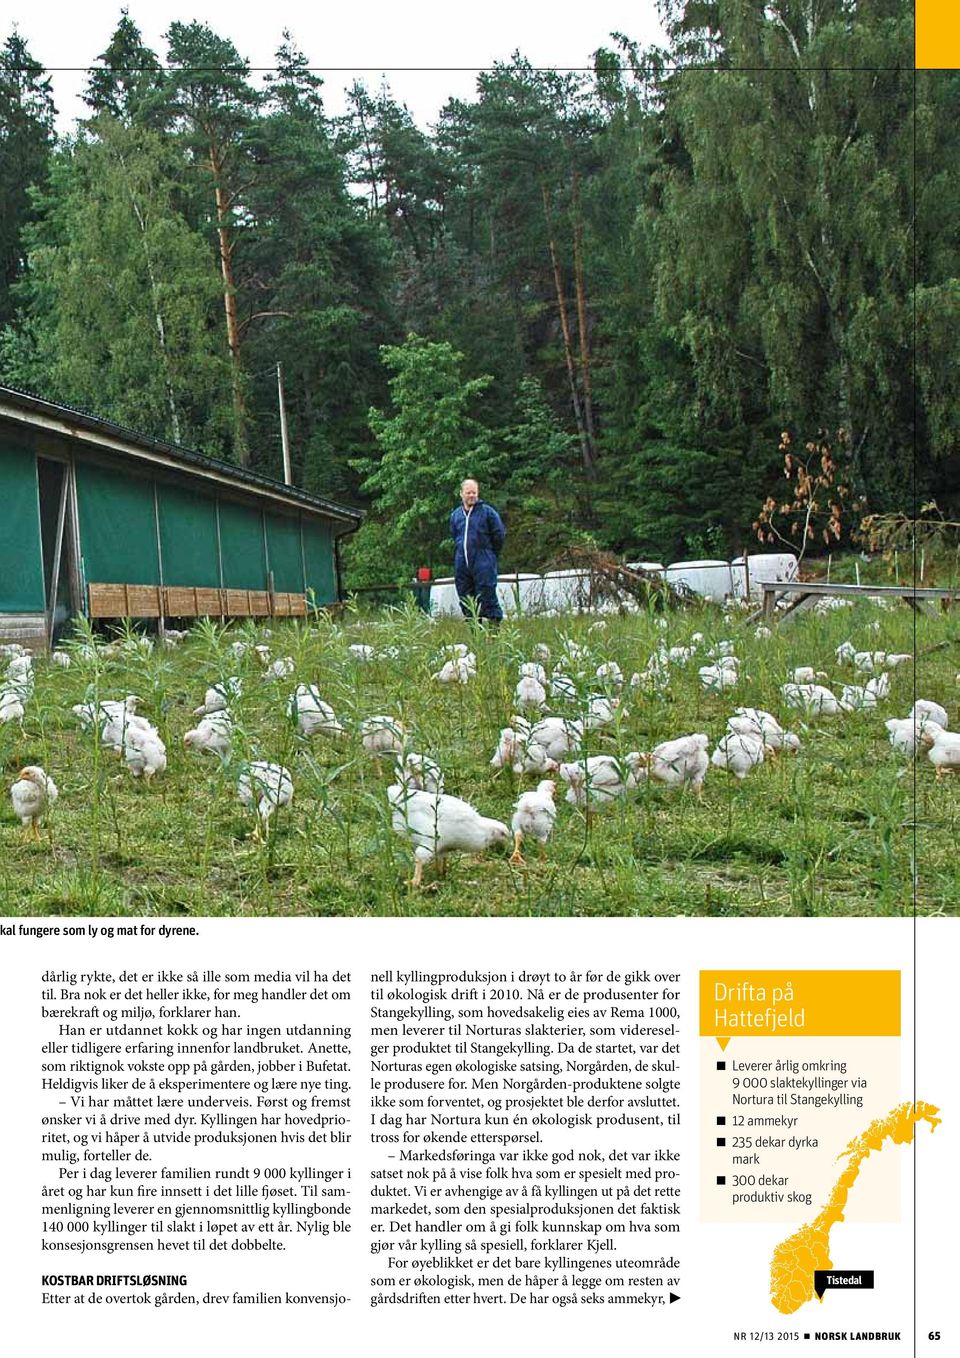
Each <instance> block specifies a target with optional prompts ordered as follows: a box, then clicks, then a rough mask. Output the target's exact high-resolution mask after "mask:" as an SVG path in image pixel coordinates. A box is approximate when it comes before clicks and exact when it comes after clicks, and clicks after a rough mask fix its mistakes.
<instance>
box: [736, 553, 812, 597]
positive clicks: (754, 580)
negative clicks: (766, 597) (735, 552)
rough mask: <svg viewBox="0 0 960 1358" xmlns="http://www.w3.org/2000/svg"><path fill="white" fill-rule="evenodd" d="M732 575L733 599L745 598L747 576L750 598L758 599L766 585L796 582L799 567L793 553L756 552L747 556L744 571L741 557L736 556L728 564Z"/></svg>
mask: <svg viewBox="0 0 960 1358" xmlns="http://www.w3.org/2000/svg"><path fill="white" fill-rule="evenodd" d="M730 569H731V573H732V575H733V595H734V598H735V599H745V598H746V597H747V576H748V575H749V577H750V598H751V599H759V598H760V596H761V595H762V594H763V590H762V588H761V586H762V585H764V584H765V583H766V584H784V583H785V582H787V581H789V580H796V578H797V576H798V575H799V574H800V567H799V564H798V562H797V558H796V557H795V556H794V554H793V552H756V553H748V554H747V568H746V570H744V566H743V557H742V556H738V557H736V558H735V560H734V561H732V562H731V563H730Z"/></svg>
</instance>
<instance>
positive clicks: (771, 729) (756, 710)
mask: <svg viewBox="0 0 960 1358" xmlns="http://www.w3.org/2000/svg"><path fill="white" fill-rule="evenodd" d="M727 730H728V731H732V732H734V733H735V734H736V735H748V736H759V737H760V739H761V740H762V741H763V747H764V750H766V751H769V752H770V753H773V754H777V753H779V751H780V750H799V748H800V737H799V736H797V735H794V733H793V732H792V731H785V730H784V729H783V727H782V726H781V725H780V723H779V722H778V721H777V719H776V717H775V716H773V714H772V713H771V712H765V711H764V710H763V708H762V707H737V708H735V709H734V713H733V716H732V717H728V718H727Z"/></svg>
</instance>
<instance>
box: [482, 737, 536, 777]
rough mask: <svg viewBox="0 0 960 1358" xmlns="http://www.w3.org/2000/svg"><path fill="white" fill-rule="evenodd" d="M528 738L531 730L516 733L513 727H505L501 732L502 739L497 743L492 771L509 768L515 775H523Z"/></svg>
mask: <svg viewBox="0 0 960 1358" xmlns="http://www.w3.org/2000/svg"><path fill="white" fill-rule="evenodd" d="M528 737H529V730H527V731H525V732H520V731H515V730H514V729H513V727H512V726H505V727H504V728H503V730H502V731H501V732H500V739H499V740H498V741H497V748H496V749H495V750H494V752H493V758H492V759H491V760H490V767H491V768H492V769H507V768H508V769H510V770H511V771H512V772H513V773H516V774H520V773H523V756H524V751H525V750H526V746H527V739H528Z"/></svg>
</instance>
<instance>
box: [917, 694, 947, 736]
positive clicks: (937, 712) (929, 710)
mask: <svg viewBox="0 0 960 1358" xmlns="http://www.w3.org/2000/svg"><path fill="white" fill-rule="evenodd" d="M910 716H911V717H918V716H919V717H926V718H927V719H928V720H930V721H935V722H936V723H937V725H938V726H942V727H943V728H944V730H946V728H947V727H948V726H949V725H950V718H949V716H948V715H947V709H946V708H945V707H941V706H940V704H939V703H934V702H931V701H930V699H929V698H918V699H917V701H916V702H915V703H914V705H913V707H911V709H910Z"/></svg>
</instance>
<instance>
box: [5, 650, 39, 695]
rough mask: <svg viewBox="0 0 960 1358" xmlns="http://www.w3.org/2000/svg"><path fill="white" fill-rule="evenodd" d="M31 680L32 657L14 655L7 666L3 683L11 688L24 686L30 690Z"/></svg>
mask: <svg viewBox="0 0 960 1358" xmlns="http://www.w3.org/2000/svg"><path fill="white" fill-rule="evenodd" d="M33 678H34V676H33V656H32V655H28V654H24V655H15V656H14V657H13V659H12V660H11V661H10V663H9V664H8V665H7V673H6V676H5V679H4V682H5V683H6V684H8V685H10V686H11V687H16V686H17V685H18V684H26V685H29V687H30V688H32V687H33Z"/></svg>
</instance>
